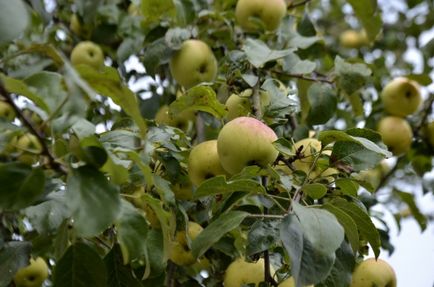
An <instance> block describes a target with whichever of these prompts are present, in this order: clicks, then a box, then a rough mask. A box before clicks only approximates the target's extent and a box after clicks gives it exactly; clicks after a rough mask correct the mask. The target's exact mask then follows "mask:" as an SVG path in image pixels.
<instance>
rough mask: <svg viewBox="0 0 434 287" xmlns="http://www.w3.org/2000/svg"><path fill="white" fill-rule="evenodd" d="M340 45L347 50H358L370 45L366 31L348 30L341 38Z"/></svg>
mask: <svg viewBox="0 0 434 287" xmlns="http://www.w3.org/2000/svg"><path fill="white" fill-rule="evenodd" d="M339 42H340V44H341V45H342V46H343V47H345V48H354V49H358V48H360V47H363V46H366V45H368V44H369V39H368V37H367V35H366V32H365V30H362V31H355V30H346V31H344V32H343V33H342V34H341V35H340V37H339Z"/></svg>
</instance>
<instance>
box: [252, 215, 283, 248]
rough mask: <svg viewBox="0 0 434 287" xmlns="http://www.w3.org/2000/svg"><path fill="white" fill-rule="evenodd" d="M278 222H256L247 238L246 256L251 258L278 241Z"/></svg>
mask: <svg viewBox="0 0 434 287" xmlns="http://www.w3.org/2000/svg"><path fill="white" fill-rule="evenodd" d="M280 223H281V222H280V221H277V220H263V221H256V222H255V223H254V224H253V225H252V227H251V228H250V231H249V234H248V237H247V248H246V255H247V256H251V255H254V254H257V253H259V252H263V251H265V250H268V249H270V248H271V247H272V246H273V245H274V244H276V242H277V241H278V240H279V226H280Z"/></svg>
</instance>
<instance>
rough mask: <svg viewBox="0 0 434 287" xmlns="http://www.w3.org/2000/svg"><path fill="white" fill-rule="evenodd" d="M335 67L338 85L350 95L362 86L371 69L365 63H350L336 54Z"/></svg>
mask: <svg viewBox="0 0 434 287" xmlns="http://www.w3.org/2000/svg"><path fill="white" fill-rule="evenodd" d="M335 69H336V74H337V76H338V84H339V86H340V87H341V88H342V89H343V90H344V91H345V92H346V93H347V95H351V94H353V93H354V92H356V91H358V90H359V89H360V88H362V87H363V86H364V85H365V83H366V81H367V79H368V77H369V76H370V75H371V74H372V71H371V70H370V69H369V68H368V67H367V66H366V65H365V64H360V63H358V64H350V63H347V62H345V61H344V60H343V59H342V58H341V57H339V56H336V59H335Z"/></svg>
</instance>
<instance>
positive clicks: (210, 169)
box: [188, 140, 226, 186]
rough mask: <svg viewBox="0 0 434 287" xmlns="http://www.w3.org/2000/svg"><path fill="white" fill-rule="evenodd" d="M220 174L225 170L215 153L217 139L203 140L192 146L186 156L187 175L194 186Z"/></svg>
mask: <svg viewBox="0 0 434 287" xmlns="http://www.w3.org/2000/svg"><path fill="white" fill-rule="evenodd" d="M221 174H226V172H225V170H224V169H223V167H222V165H221V163H220V158H219V154H218V153H217V140H210V141H205V142H202V143H200V144H198V145H197V146H195V147H193V149H192V150H191V152H190V156H189V157H188V176H189V177H190V180H191V182H192V183H193V184H194V185H195V186H199V185H200V184H201V183H202V182H203V181H204V180H206V179H208V178H211V177H214V176H216V175H221Z"/></svg>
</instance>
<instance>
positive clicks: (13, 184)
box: [0, 162, 45, 209]
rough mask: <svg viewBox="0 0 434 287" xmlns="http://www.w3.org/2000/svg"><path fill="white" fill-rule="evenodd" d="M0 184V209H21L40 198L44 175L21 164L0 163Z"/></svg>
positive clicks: (41, 171) (39, 170)
mask: <svg viewBox="0 0 434 287" xmlns="http://www.w3.org/2000/svg"><path fill="white" fill-rule="evenodd" d="M0 182H1V188H0V209H21V208H25V207H27V206H29V205H31V204H32V203H34V202H35V201H36V200H37V199H39V198H40V197H41V195H42V194H43V192H44V185H45V175H44V172H43V170H42V169H41V168H32V167H31V166H28V165H26V164H23V163H17V162H10V163H0Z"/></svg>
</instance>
